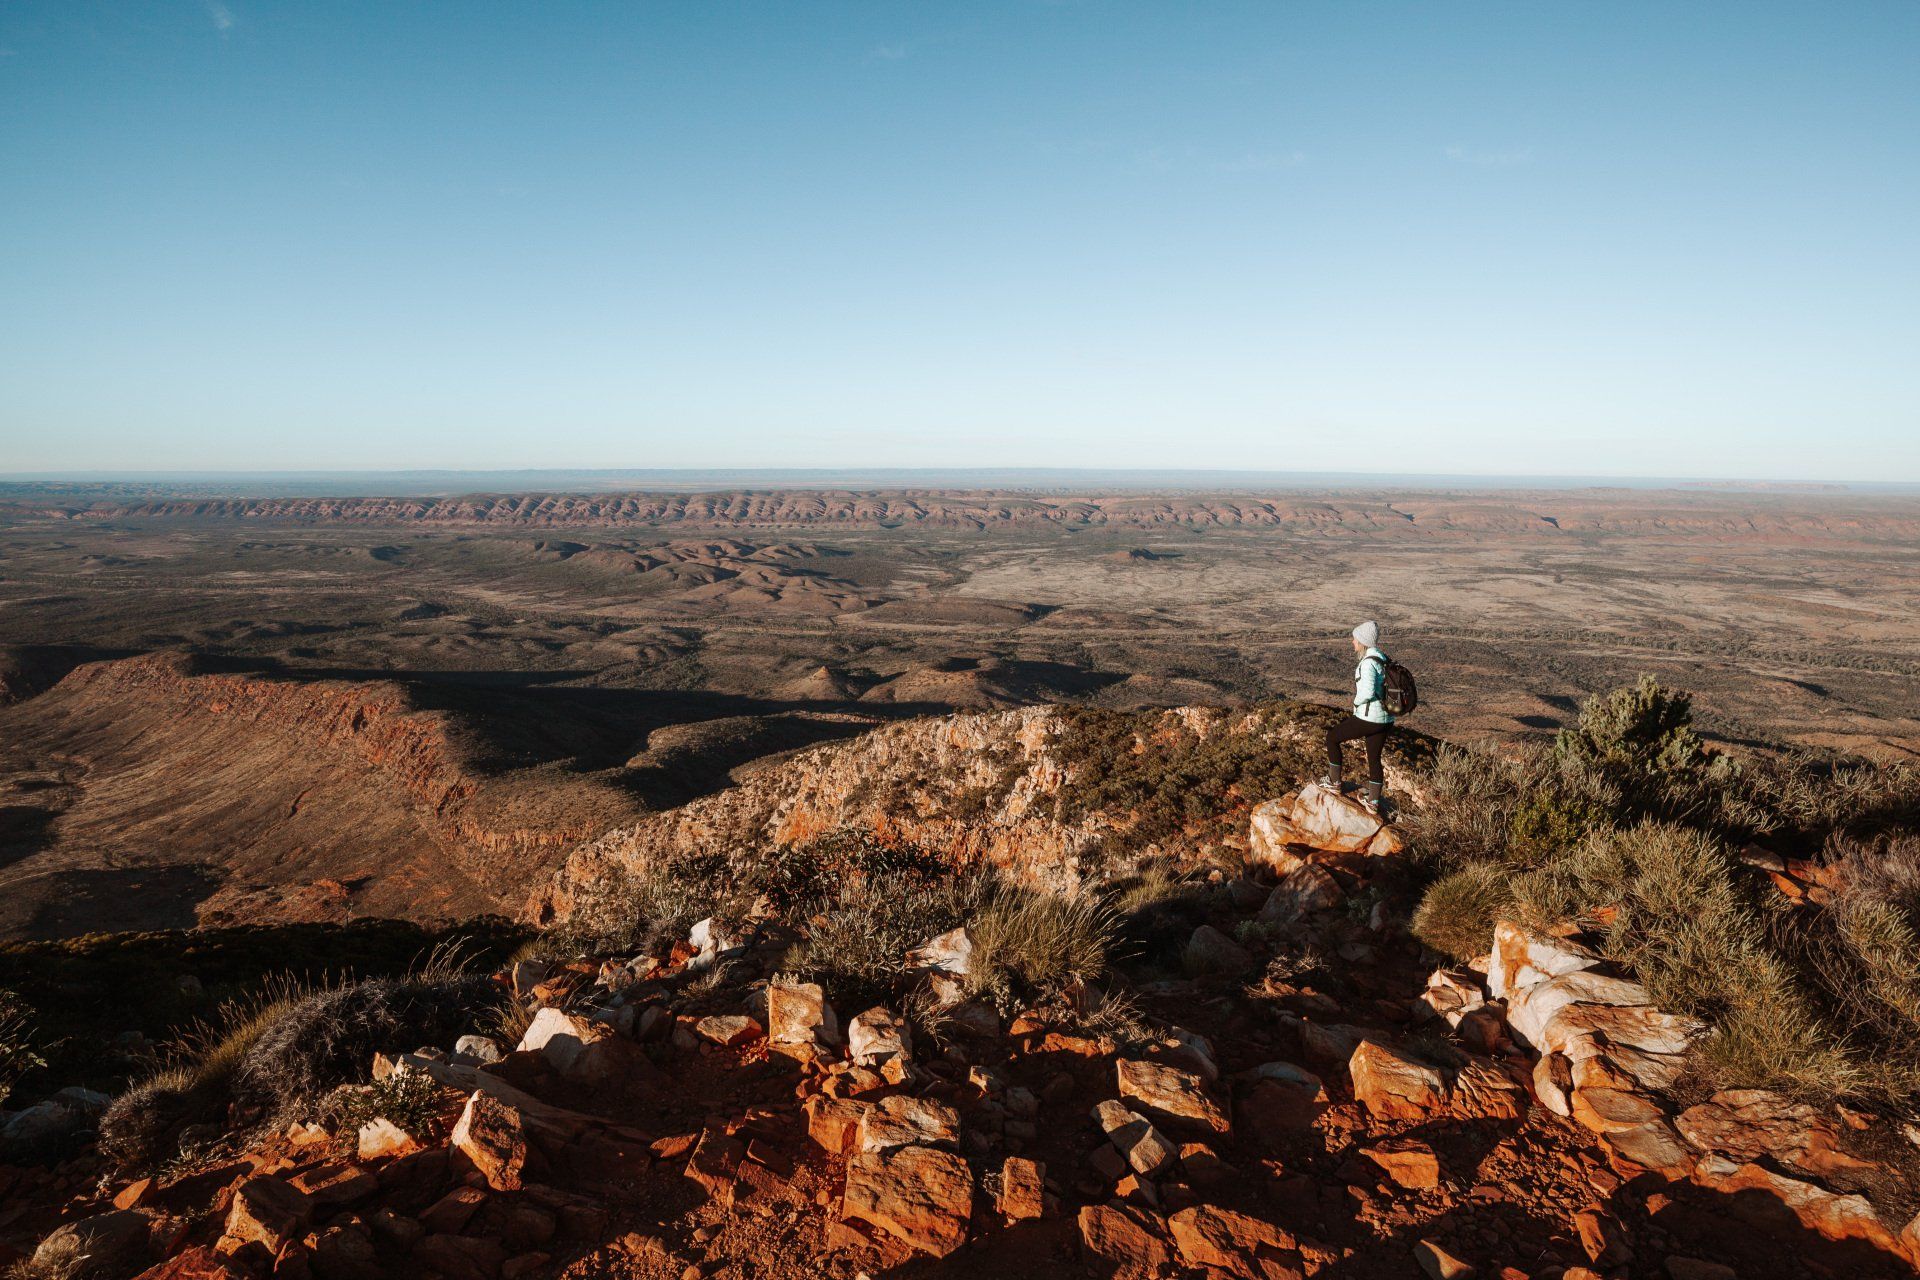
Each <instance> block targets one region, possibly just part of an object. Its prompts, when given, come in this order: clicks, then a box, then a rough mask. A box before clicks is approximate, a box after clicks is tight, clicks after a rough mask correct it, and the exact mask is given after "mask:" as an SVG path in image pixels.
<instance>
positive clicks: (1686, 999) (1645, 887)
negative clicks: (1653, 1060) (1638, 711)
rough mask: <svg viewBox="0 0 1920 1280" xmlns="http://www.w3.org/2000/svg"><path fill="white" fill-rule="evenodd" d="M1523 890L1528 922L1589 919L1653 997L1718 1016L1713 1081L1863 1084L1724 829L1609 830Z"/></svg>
mask: <svg viewBox="0 0 1920 1280" xmlns="http://www.w3.org/2000/svg"><path fill="white" fill-rule="evenodd" d="M1514 887H1515V892H1516V896H1517V898H1518V910H1519V914H1520V916H1521V917H1522V919H1523V920H1526V921H1527V922H1529V923H1532V924H1535V925H1548V924H1551V923H1555V922H1559V921H1565V920H1576V921H1580V922H1582V923H1583V924H1587V925H1589V926H1590V927H1591V928H1592V930H1593V931H1594V933H1595V934H1596V936H1598V937H1599V938H1600V939H1601V941H1602V946H1603V949H1604V950H1605V952H1606V954H1607V955H1608V956H1609V957H1610V958H1611V959H1613V960H1615V961H1617V962H1619V963H1620V964H1622V965H1624V966H1626V967H1627V968H1628V969H1629V970H1631V971H1632V972H1633V973H1635V974H1636V975H1638V976H1639V978H1640V980H1641V981H1642V982H1643V983H1644V984H1645V985H1646V987H1647V989H1648V991H1650V992H1651V993H1652V995H1653V998H1654V1000H1655V1002H1656V1003H1658V1004H1659V1005H1661V1006H1662V1007H1664V1008H1668V1009H1676V1010H1679V1011H1681V1012H1684V1013H1690V1014H1693V1015H1694V1016H1696V1017H1699V1018H1701V1019H1704V1020H1705V1021H1707V1022H1709V1023H1711V1024H1712V1025H1713V1026H1714V1028H1715V1034H1714V1035H1713V1036H1712V1037H1710V1038H1709V1039H1708V1040H1707V1041H1706V1043H1705V1044H1704V1045H1703V1046H1702V1047H1701V1059H1702V1066H1703V1068H1704V1069H1705V1072H1706V1075H1707V1077H1708V1080H1709V1082H1710V1083H1713V1084H1715V1085H1759V1084H1764V1085H1771V1086H1777V1087H1784V1088H1789V1089H1792V1090H1793V1091H1795V1092H1798V1093H1803V1094H1808V1093H1814V1094H1817V1093H1823V1092H1846V1091H1848V1090H1850V1089H1852V1088H1855V1087H1858V1086H1859V1085H1861V1084H1863V1083H1865V1081H1864V1079H1863V1077H1862V1075H1861V1068H1860V1065H1859V1064H1857V1063H1855V1062H1854V1061H1852V1060H1851V1058H1850V1056H1849V1055H1848V1054H1847V1053H1846V1052H1845V1051H1844V1050H1843V1048H1842V1044H1843V1039H1844V1037H1843V1035H1842V1034H1841V1033H1840V1030H1839V1028H1837V1027H1835V1026H1833V1025H1831V1023H1829V1022H1828V1021H1826V1020H1825V1019H1823V1018H1822V1017H1821V1009H1820V1006H1819V1000H1818V992H1816V991H1813V990H1810V989H1809V988H1808V985H1807V984H1806V983H1805V982H1804V981H1802V980H1801V978H1800V975H1799V974H1797V973H1796V972H1795V966H1794V965H1793V963H1792V960H1791V957H1790V955H1788V954H1784V953H1783V952H1782V950H1781V949H1780V948H1779V947H1778V946H1777V945H1775V943H1774V933H1775V931H1774V930H1772V929H1770V928H1769V923H1770V921H1769V912H1772V911H1776V910H1778V908H1776V907H1774V906H1773V905H1772V902H1773V898H1772V897H1771V896H1769V894H1770V891H1769V890H1767V889H1766V888H1765V886H1764V885H1762V884H1759V883H1757V882H1756V880H1755V877H1753V876H1752V875H1751V874H1749V873H1748V872H1747V869H1746V868H1744V867H1741V866H1740V865H1739V864H1738V863H1736V862H1735V861H1734V859H1733V858H1732V857H1731V856H1730V855H1729V853H1728V852H1727V849H1726V847H1725V845H1724V844H1723V843H1722V842H1721V841H1719V840H1718V839H1716V838H1715V837H1713V836H1711V835H1709V834H1707V833H1704V832H1700V831H1694V830H1690V829H1687V828H1684V827H1679V826H1675V825H1673V824H1668V823H1646V824H1643V825H1642V826H1639V827H1636V828H1634V829H1632V830H1630V831H1618V832H1608V833H1604V834H1600V835H1596V836H1593V837H1591V838H1590V839H1589V840H1588V841H1586V842H1585V843H1584V844H1582V845H1581V846H1579V847H1578V848H1577V849H1575V850H1574V851H1572V852H1571V853H1570V854H1569V855H1568V856H1567V857H1565V858H1562V859H1559V860H1557V861H1555V862H1553V863H1550V864H1548V865H1547V866H1545V867H1543V868H1541V869H1539V870H1537V871H1534V872H1532V873H1529V874H1527V875H1525V876H1523V877H1520V878H1519V879H1518V881H1517V882H1516V884H1515V886H1514Z"/></svg>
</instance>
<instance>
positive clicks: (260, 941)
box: [0, 919, 530, 1105]
mask: <svg viewBox="0 0 1920 1280" xmlns="http://www.w3.org/2000/svg"><path fill="white" fill-rule="evenodd" d="M529 933H530V930H528V929H526V928H525V927H523V926H520V925H516V924H511V923H509V922H507V921H504V920H497V919H481V920H472V921H468V922H466V923H464V924H462V925H460V926H458V927H451V928H426V927H422V926H420V925H416V924H410V923H407V922H405V921H399V920H355V921H353V922H351V923H348V924H344V925H334V924H291V925H250V926H243V927H237V928H225V929H194V930H167V931H161V932H153V933H119V934H88V935H84V936H80V937H73V938H62V939H58V940H47V941H20V942H8V943H0V988H5V989H7V990H10V991H13V992H16V993H18V995H19V998H20V999H21V1000H22V1001H23V1002H24V1003H25V1004H26V1005H27V1006H30V1007H31V1008H32V1009H33V1010H34V1021H35V1022H36V1023H37V1027H36V1028H35V1036H34V1041H33V1043H34V1046H35V1051H36V1052H37V1054H38V1055H39V1056H41V1057H44V1058H45V1059H46V1066H45V1069H44V1070H40V1071H36V1072H35V1073H34V1074H33V1075H31V1076H29V1077H28V1078H27V1081H26V1084H28V1085H31V1087H32V1089H33V1093H34V1095H35V1096H38V1095H42V1094H44V1093H47V1092H51V1091H52V1090H55V1089H59V1088H62V1087H64V1086H67V1085H75V1084H77V1085H84V1086H86V1087H88V1088H91V1089H98V1090H101V1091H103V1092H107V1093H113V1092H117V1091H118V1090H120V1089H122V1088H124V1087H125V1086H126V1084H127V1082H128V1081H129V1080H139V1079H144V1078H147V1077H149V1076H151V1075H153V1074H154V1073H155V1072H156V1070H157V1069H159V1068H160V1067H163V1066H169V1065H173V1061H172V1060H173V1059H174V1058H177V1057H178V1053H177V1052H174V1051H162V1052H160V1053H159V1054H158V1055H156V1050H155V1046H162V1047H164V1046H172V1045H176V1044H177V1042H179V1041H182V1040H183V1039H188V1040H194V1041H196V1042H197V1041H198V1040H200V1039H203V1038H204V1036H205V1034H206V1027H207V1025H208V1024H212V1025H216V1026H222V1027H224V1026H225V1024H226V1022H227V1021H228V1018H229V1014H230V1013H231V1012H232V1010H233V1009H234V1008H239V1007H242V1006H251V1005H253V1004H255V1003H257V1002H258V1000H259V997H260V993H261V992H262V991H263V989H264V988H266V987H267V986H268V985H270V984H272V983H274V982H276V981H282V980H291V981H293V982H295V983H298V984H301V985H302V986H303V987H310V986H317V985H323V984H325V983H328V982H331V981H337V980H339V979H340V978H341V976H342V975H346V974H355V975H359V976H362V977H378V976H381V975H389V974H400V973H405V972H407V971H409V970H411V969H414V968H416V967H417V966H418V965H419V963H420V960H421V957H422V956H423V955H426V954H428V953H430V952H431V951H432V950H433V949H434V948H435V947H437V946H440V945H442V944H444V943H446V942H447V941H449V940H450V939H456V938H457V939H459V940H461V941H462V942H463V943H465V944H466V946H467V949H468V951H469V952H470V954H471V958H472V961H473V964H474V965H475V967H484V966H491V965H494V964H497V963H499V962H500V961H501V960H503V959H504V958H505V957H506V956H507V955H508V954H509V953H510V952H512V951H513V949H514V948H515V947H517V946H519V945H520V944H521V942H522V941H523V940H524V939H525V938H526V937H527V936H528V935H529ZM130 1032H131V1033H138V1035H137V1036H130V1037H128V1039H127V1041H126V1042H122V1041H121V1037H122V1036H125V1035H127V1033H130ZM409 1047H411V1046H409ZM157 1058H158V1060H156V1059H157ZM21 1087H22V1088H24V1087H25V1085H23V1086H21ZM16 1092H17V1091H16ZM15 1105H18V1101H17V1100H16V1103H15Z"/></svg>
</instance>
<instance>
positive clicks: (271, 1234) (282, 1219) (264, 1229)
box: [221, 1177, 313, 1254]
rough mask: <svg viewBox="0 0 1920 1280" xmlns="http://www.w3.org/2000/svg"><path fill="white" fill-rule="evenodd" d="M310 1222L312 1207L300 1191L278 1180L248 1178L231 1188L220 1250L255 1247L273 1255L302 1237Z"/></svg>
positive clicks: (229, 1250)
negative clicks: (256, 1245)
mask: <svg viewBox="0 0 1920 1280" xmlns="http://www.w3.org/2000/svg"><path fill="white" fill-rule="evenodd" d="M312 1220H313V1205H312V1204H311V1202H309V1201H308V1199H307V1197H306V1196H305V1195H304V1194H303V1193H302V1192H300V1191H299V1190H297V1189H296V1188H294V1187H293V1186H291V1185H289V1184H288V1183H286V1182H285V1181H283V1180H281V1179H279V1178H275V1177H255V1178H249V1179H247V1180H246V1181H245V1182H243V1183H241V1184H240V1185H239V1186H238V1187H236V1188H234V1192H233V1204H232V1205H231V1207H229V1209H228V1210H227V1222H226V1228H225V1234H224V1235H223V1236H222V1238H221V1248H222V1250H223V1251H224V1252H232V1251H233V1250H235V1249H238V1248H241V1247H244V1246H245V1245H249V1244H258V1245H262V1246H264V1247H265V1248H266V1251H267V1252H268V1253H269V1254H277V1253H279V1252H280V1250H281V1249H282V1248H284V1247H285V1246H286V1245H287V1244H289V1243H290V1242H292V1241H294V1240H298V1239H299V1238H300V1237H301V1236H303V1235H305V1234H306V1231H307V1224H308V1223H310V1222H311V1221H312Z"/></svg>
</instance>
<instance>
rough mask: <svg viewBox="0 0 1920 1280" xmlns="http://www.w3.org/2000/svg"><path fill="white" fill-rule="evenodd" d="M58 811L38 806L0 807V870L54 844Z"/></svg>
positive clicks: (11, 805)
mask: <svg viewBox="0 0 1920 1280" xmlns="http://www.w3.org/2000/svg"><path fill="white" fill-rule="evenodd" d="M59 816H60V811H59V810H58V809H47V808H42V807H41V806H39V805H30V804H9V805H0V868H5V867H10V866H12V865H13V864H14V863H16V862H23V861H25V860H26V859H28V858H31V857H32V856H33V855H34V854H36V853H39V852H40V851H41V850H42V849H45V848H47V847H48V846H49V845H51V844H52V843H53V820H54V819H55V818H57V817H59Z"/></svg>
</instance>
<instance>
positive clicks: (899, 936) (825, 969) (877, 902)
mask: <svg viewBox="0 0 1920 1280" xmlns="http://www.w3.org/2000/svg"><path fill="white" fill-rule="evenodd" d="M987 889H988V882H987V881H986V880H985V879H984V878H982V877H978V876H972V875H968V874H965V873H959V874H947V875H939V874H927V873H923V872H920V871H917V870H898V871H889V872H882V873H881V874H878V875H870V876H862V877H859V878H856V879H854V880H852V881H851V882H849V883H847V884H846V885H844V886H842V887H840V888H837V889H835V890H832V891H830V892H829V893H827V894H825V895H823V896H822V897H821V898H819V899H817V900H815V901H814V902H812V903H810V904H808V905H807V907H806V908H804V909H803V912H802V914H803V915H804V917H805V920H806V925H805V928H806V934H807V937H806V940H805V941H804V942H802V943H800V944H799V945H798V946H796V947H795V948H794V949H793V951H792V952H791V953H790V954H789V956H788V957H787V961H786V967H788V968H791V969H793V970H795V971H796V972H799V973H803V974H805V975H806V976H807V977H808V978H810V979H811V980H813V981H816V982H819V983H820V984H821V985H822V986H824V987H825V988H826V989H827V990H828V991H829V992H830V993H831V994H832V995H833V996H834V998H835V999H838V1000H841V1001H843V1002H846V1003H848V1004H849V1005H851V1006H857V1007H861V1008H864V1007H865V1006H866V1005H867V1004H869V1003H873V1002H877V1001H879V1000H882V999H885V998H886V997H887V996H889V995H890V994H891V992H892V989H893V987H894V985H895V983H896V982H898V981H899V979H900V977H901V976H902V975H903V974H904V973H905V972H906V969H907V962H906V954H907V952H908V951H909V950H911V949H912V948H914V947H917V946H919V945H920V944H921V943H923V942H925V941H926V940H927V939H928V938H930V937H933V936H935V935H936V934H941V933H945V932H947V931H948V930H949V929H955V928H958V927H959V926H960V925H962V924H965V923H967V922H968V920H970V919H972V918H973V916H974V914H975V911H976V910H977V908H978V906H979V904H980V902H981V900H982V898H983V897H984V896H985V894H986V891H987Z"/></svg>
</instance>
